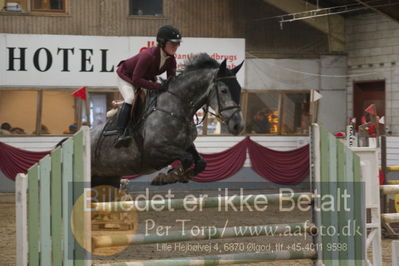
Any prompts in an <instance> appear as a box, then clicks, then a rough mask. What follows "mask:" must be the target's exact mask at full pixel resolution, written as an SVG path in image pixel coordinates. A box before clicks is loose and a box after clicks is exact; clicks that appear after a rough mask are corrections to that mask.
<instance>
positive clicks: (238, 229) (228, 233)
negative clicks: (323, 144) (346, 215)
mask: <svg viewBox="0 0 399 266" xmlns="http://www.w3.org/2000/svg"><path fill="white" fill-rule="evenodd" d="M287 232H288V233H291V234H294V233H305V232H306V233H311V234H313V235H315V234H317V228H316V226H315V225H314V224H311V223H307V222H305V223H293V224H272V225H255V226H235V227H226V228H206V229H204V230H201V232H200V233H197V232H195V234H194V233H193V232H192V231H191V230H185V231H173V232H169V233H168V234H166V235H164V236H160V235H159V234H147V235H146V234H118V235H109V236H96V237H93V238H92V240H93V241H92V245H93V248H94V249H96V248H104V247H115V246H125V245H138V244H151V243H165V242H180V241H190V240H204V239H208V240H209V239H221V238H236V237H246V236H252V237H256V236H279V235H281V234H287Z"/></svg>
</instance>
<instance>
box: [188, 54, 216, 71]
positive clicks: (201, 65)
mask: <svg viewBox="0 0 399 266" xmlns="http://www.w3.org/2000/svg"><path fill="white" fill-rule="evenodd" d="M218 67H219V63H218V62H217V61H216V60H215V59H213V58H211V57H210V56H209V55H208V54H206V53H201V54H198V55H195V56H193V57H192V58H190V59H188V60H186V62H184V71H183V73H186V72H189V71H194V70H199V69H205V68H218Z"/></svg>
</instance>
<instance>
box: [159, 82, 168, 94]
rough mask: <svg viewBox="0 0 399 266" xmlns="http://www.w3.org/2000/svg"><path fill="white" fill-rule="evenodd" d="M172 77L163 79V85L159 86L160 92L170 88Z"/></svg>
mask: <svg viewBox="0 0 399 266" xmlns="http://www.w3.org/2000/svg"><path fill="white" fill-rule="evenodd" d="M169 80H170V79H162V80H161V86H160V87H159V92H165V91H167V90H168V87H169Z"/></svg>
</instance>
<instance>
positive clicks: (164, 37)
mask: <svg viewBox="0 0 399 266" xmlns="http://www.w3.org/2000/svg"><path fill="white" fill-rule="evenodd" d="M167 41H170V42H178V43H179V42H181V41H182V37H181V34H180V31H179V30H178V29H176V28H175V27H173V26H172V25H164V26H162V27H160V28H159V30H158V34H157V42H158V43H159V44H161V45H165V44H166V42H167Z"/></svg>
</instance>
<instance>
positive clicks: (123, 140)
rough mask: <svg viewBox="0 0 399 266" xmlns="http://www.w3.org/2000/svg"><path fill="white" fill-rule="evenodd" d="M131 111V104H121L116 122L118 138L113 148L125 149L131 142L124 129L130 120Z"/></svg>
mask: <svg viewBox="0 0 399 266" xmlns="http://www.w3.org/2000/svg"><path fill="white" fill-rule="evenodd" d="M131 110H132V105H131V104H128V103H123V105H122V107H121V110H120V111H119V115H118V122H117V127H118V132H119V137H118V139H117V140H116V143H115V145H114V146H115V148H120V147H122V146H123V147H127V146H128V145H129V144H130V142H131V141H132V137H131V136H129V135H128V134H127V130H126V127H127V125H128V123H129V120H130V112H131Z"/></svg>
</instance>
